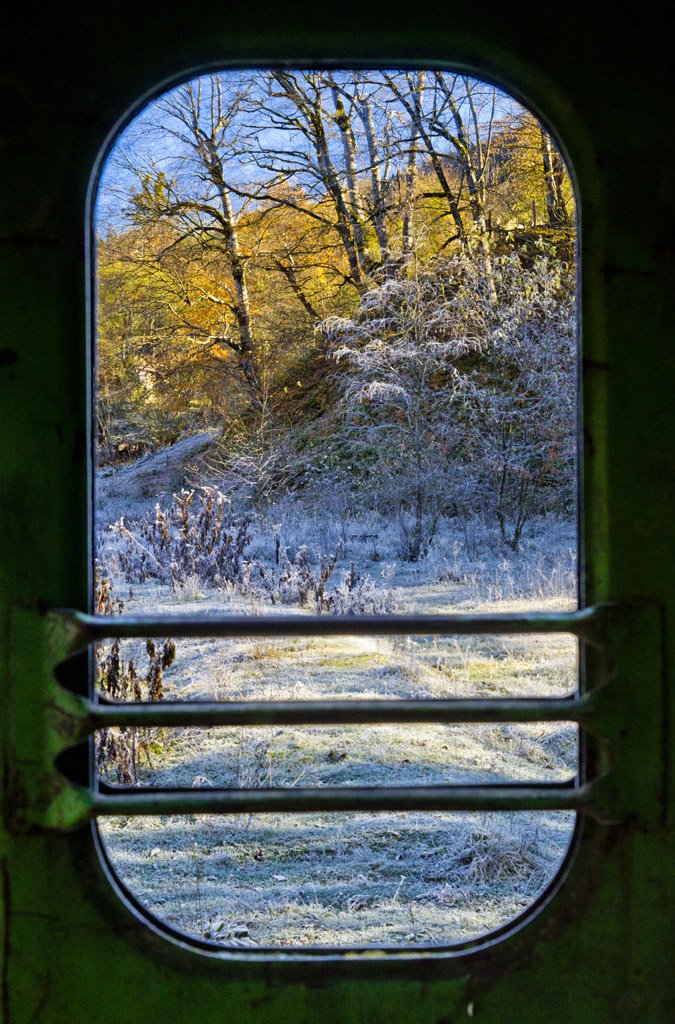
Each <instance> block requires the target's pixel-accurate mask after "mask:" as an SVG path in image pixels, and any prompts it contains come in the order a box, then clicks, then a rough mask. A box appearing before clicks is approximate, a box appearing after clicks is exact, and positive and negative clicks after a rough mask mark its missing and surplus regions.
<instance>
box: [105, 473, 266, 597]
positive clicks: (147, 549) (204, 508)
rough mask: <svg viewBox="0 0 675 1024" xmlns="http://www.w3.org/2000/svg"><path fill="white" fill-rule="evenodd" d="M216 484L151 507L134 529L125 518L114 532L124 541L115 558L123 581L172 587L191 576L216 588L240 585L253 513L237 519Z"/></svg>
mask: <svg viewBox="0 0 675 1024" xmlns="http://www.w3.org/2000/svg"><path fill="white" fill-rule="evenodd" d="M229 504H230V502H229V499H228V498H226V497H225V495H224V494H221V492H220V491H218V490H217V489H216V488H215V487H202V488H201V489H200V493H198V492H197V491H195V490H190V491H187V490H182V491H181V492H180V494H174V496H173V501H172V503H171V505H170V506H169V507H168V508H162V506H161V505H160V504H159V502H158V503H157V504H156V505H155V510H154V514H153V513H149V514H147V515H145V516H144V517H143V518H142V519H141V520H140V523H139V524H138V527H137V529H136V530H135V532H133V533H132V532H131V530H130V529H129V528H128V527H127V526H126V524H125V522H124V517H122V518H121V519H119V520H118V522H116V523H114V524H113V526H112V530H113V532H114V533H115V534H117V536H118V537H119V538H120V540H121V542H122V546H121V549H120V550H119V551H118V553H117V560H118V563H119V567H120V570H121V572H122V573H123V575H124V576H125V577H126V579H127V580H129V581H132V582H139V583H142V582H144V581H145V580H147V579H158V580H160V581H161V582H162V583H170V584H171V587H172V588H174V589H175V588H176V587H182V586H184V585H185V583H186V581H187V580H188V579H190V578H192V579H195V578H196V579H198V580H200V581H201V582H202V583H205V584H208V585H210V586H214V587H224V586H225V585H226V584H232V583H235V584H236V583H238V582H239V581H240V580H241V578H242V567H243V556H244V551H245V550H246V547H247V545H248V544H249V542H250V541H251V539H252V537H253V529H252V525H251V517H250V516H243V517H236V516H234V515H233V513H232V511H231V509H230V508H229V507H228V506H229Z"/></svg>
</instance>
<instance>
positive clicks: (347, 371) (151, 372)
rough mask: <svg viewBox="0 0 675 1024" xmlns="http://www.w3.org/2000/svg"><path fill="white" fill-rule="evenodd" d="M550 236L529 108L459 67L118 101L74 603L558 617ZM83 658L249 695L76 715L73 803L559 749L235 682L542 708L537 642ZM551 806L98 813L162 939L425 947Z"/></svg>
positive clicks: (504, 764) (211, 691)
mask: <svg viewBox="0 0 675 1024" xmlns="http://www.w3.org/2000/svg"><path fill="white" fill-rule="evenodd" d="M575 230H576V229H575V208H574V196H573V191H572V187H571V183H570V178H569V174H568V172H567V169H566V167H565V164H564V162H563V160H562V157H561V155H560V153H559V151H558V149H557V148H556V146H555V143H554V142H553V140H552V139H551V137H550V135H549V134H548V132H547V131H546V129H545V128H544V126H543V125H542V124H541V123H540V122H539V121H538V120H537V119H536V118H535V117H534V115H533V114H532V113H530V112H529V111H528V110H527V109H526V108H524V107H523V106H521V105H520V104H519V103H518V102H516V101H515V100H514V99H513V98H512V97H510V96H508V95H507V94H505V93H504V92H502V91H500V90H497V89H496V88H494V87H493V86H492V85H489V84H487V83H485V82H481V81H477V80H475V79H471V78H468V77H466V76H464V75H458V74H455V73H451V72H432V71H426V72H425V71H386V70H368V69H366V70H364V69H359V70H351V71H344V70H330V69H327V68H323V69H296V70H286V69H283V70H265V71H259V70H258V71H235V72H233V71H230V72H223V73H219V74H212V75H207V76H203V77H200V78H197V79H194V80H193V81H190V82H187V83H185V84H183V85H180V86H179V87H178V88H176V89H174V90H172V91H170V92H168V93H166V94H164V95H163V96H160V97H159V98H158V99H157V100H156V101H154V102H153V103H151V104H149V105H148V106H147V107H146V108H145V109H144V110H143V111H141V113H140V114H139V115H138V116H137V117H136V118H135V119H134V120H133V121H132V122H131V123H130V124H129V125H128V127H127V128H126V130H125V131H124V132H123V133H122V134H121V135H120V137H119V138H118V140H117V143H116V145H115V148H114V150H113V151H112V153H111V156H110V158H109V160H108V162H107V164H106V166H105V168H104V171H103V174H102V177H101V182H100V187H99V192H98V199H97V207H96V231H97V268H96V270H97V289H98V305H97V339H98V340H97V382H96V387H97V392H96V403H95V407H96V416H97V439H98V444H97V464H98V468H97V499H96V500H97V505H96V559H97V568H96V593H95V598H94V602H95V611H96V612H98V613H99V614H108V615H110V614H113V615H114V614H117V613H119V612H122V611H124V613H127V614H128V613H131V614H155V615H161V616H165V617H166V618H167V619H171V618H172V617H174V616H176V615H186V614H190V615H194V616H199V617H201V618H202V619H203V620H204V621H206V622H208V619H209V617H212V616H215V615H220V616H222V615H232V616H233V617H234V616H238V615H246V616H252V617H255V618H258V619H260V618H265V617H269V618H273V617H276V616H278V615H298V616H301V615H306V614H308V613H318V614H320V615H322V616H323V617H324V619H325V621H326V622H328V621H329V620H330V619H331V617H333V616H335V615H348V616H356V615H371V616H377V615H391V616H396V615H400V614H416V615H421V614H453V613H474V614H489V615H494V614H496V613H503V612H512V613H519V614H520V613H527V612H529V611H540V612H541V611H544V612H566V611H569V610H572V609H574V608H576V606H577V599H576V595H577V567H576V551H577V526H576V514H575V479H576V429H577V428H576V406H577V396H576V309H575V237H576V235H575ZM426 632H428V630H427V631H426ZM95 676H96V686H97V688H98V689H99V691H100V692H101V693H102V694H103V695H104V699H112V700H122V701H129V702H137V701H149V700H152V701H158V702H163V703H164V704H166V706H167V707H168V702H169V701H175V700H181V701H186V700H187V701H193V702H212V701H221V702H227V706H228V707H229V708H230V710H231V711H232V714H234V711H233V710H232V709H234V708H235V706H236V707H238V708H241V709H242V710H241V714H242V715H245V714H249V719H248V720H247V721H246V722H245V723H244V724H241V723H239V722H235V721H233V722H231V723H230V724H227V725H224V724H220V725H216V726H214V727H213V728H211V729H209V730H207V729H203V728H198V727H189V728H183V729H177V728H168V727H164V728H162V729H158V728H152V727H150V726H148V727H145V726H141V725H138V724H137V725H134V726H126V727H125V726H120V727H115V728H109V729H107V730H102V731H101V732H99V734H98V735H97V737H96V744H95V748H96V750H95V761H96V770H97V773H98V775H99V777H100V783H99V785H100V787H101V789H102V791H105V792H122V793H124V792H126V791H127V790H128V789H129V788H132V789H133V788H136V787H142V788H150V789H153V788H155V789H157V788H160V789H161V788H168V789H172V788H175V787H187V788H189V789H193V790H201V791H207V790H209V789H212V788H213V789H214V790H215V789H218V788H221V787H226V788H234V789H238V788H243V789H247V790H254V791H257V792H262V791H264V790H270V789H273V788H285V789H291V790H292V789H298V790H300V789H304V788H306V787H311V788H314V789H316V790H323V789H327V788H328V787H333V786H335V787H342V788H344V789H349V788H353V787H357V788H358V787H377V786H387V787H394V786H396V787H399V788H400V789H401V791H405V790H406V789H407V788H408V787H411V786H420V785H428V786H435V785H453V784H469V783H471V784H479V785H483V786H484V785H488V784H493V783H499V782H515V783H525V782H528V783H535V784H540V783H552V784H557V785H558V786H559V787H562V788H561V792H562V791H563V790H564V787H565V785H566V784H568V783H569V784H570V785H571V784H572V783H573V781H574V778H575V776H576V774H577V771H578V761H579V756H578V736H577V728H576V726H575V725H574V724H572V723H571V722H568V721H565V720H564V719H563V715H562V713H561V714H560V715H559V717H560V718H561V719H563V720H560V721H555V722H551V721H548V722H546V721H536V722H535V721H531V722H523V721H521V722H515V723H514V722H508V723H504V722H502V723H499V722H496V721H494V720H492V721H486V722H482V723H481V722H478V723H476V722H472V723H467V722H465V723H457V722H455V723H454V724H453V723H451V722H445V723H440V724H439V723H438V722H435V723H434V722H430V721H417V720H416V721H415V722H414V724H411V723H407V724H403V723H401V722H400V721H399V722H396V721H391V722H387V723H380V724H376V723H375V722H374V721H372V720H366V721H365V722H362V723H361V724H358V723H357V722H352V723H351V724H344V723H343V724H339V723H335V722H333V723H329V724H326V723H325V722H324V724H321V721H320V720H319V721H316V720H313V719H311V716H310V721H309V722H307V721H303V722H286V723H285V724H281V725H279V724H275V725H273V726H270V725H267V726H266V725H263V724H261V723H264V722H265V720H266V719H265V717H264V715H265V712H264V711H260V716H262V717H258V719H257V720H256V721H257V723H258V724H251V718H250V713H249V712H248V711H247V710H246V708H245V707H244V702H251V701H252V702H260V701H271V702H277V703H279V702H289V701H293V702H318V701H329V702H330V701H333V702H335V701H339V702H344V701H348V702H352V703H353V704H354V706H356V704H357V703H358V704H359V705H360V706H363V702H364V701H365V702H372V701H380V702H381V701H390V702H396V701H405V700H415V701H419V702H424V701H427V702H428V701H430V700H439V699H440V700H442V699H455V698H465V699H469V700H481V699H483V700H485V699H490V698H492V697H495V696H499V697H518V698H522V697H531V698H535V699H536V698H542V697H547V698H565V697H567V696H569V695H571V694H574V693H575V692H576V690H577V670H576V640H575V639H574V638H572V637H569V636H565V635H562V634H560V633H551V634H546V635H543V636H541V635H525V634H522V633H515V634H509V635H498V634H497V633H496V632H495V633H492V634H487V635H479V636H444V635H441V634H440V633H439V634H438V635H435V636H434V635H426V636H422V635H417V634H416V635H407V636H406V635H403V636H402V635H392V636H386V635H372V636H363V635H361V636H332V637H330V636H329V637H318V636H304V637H302V636H300V637H294V638H289V637H286V638H274V637H243V638H242V637H239V638H230V639H222V638H221V639H215V638H205V637H192V638H188V639H185V638H181V639H177V640H169V639H166V638H163V637H162V636H161V631H160V630H158V634H157V636H156V637H155V638H154V639H148V640H147V641H146V640H142V641H141V640H138V639H137V640H132V639H129V640H123V639H120V640H115V641H113V642H107V643H105V644H99V645H98V648H97V654H96V668H95ZM324 713H325V712H324ZM241 722H244V719H243V718H242V719H241ZM116 787H121V788H120V789H119V790H118V789H116ZM570 806H571V805H570ZM574 821H575V816H574V813H573V811H572V810H558V811H553V810H543V811H537V810H528V811H517V812H511V813H509V812H505V811H494V810H486V811H481V812H479V813H467V812H462V811H457V812H447V811H441V810H437V809H432V810H419V809H416V810H400V809H399V810H396V809H394V810H391V811H382V810H378V811H377V812H374V813H361V812H358V811H356V812H354V811H352V812H349V813H345V812H342V811H340V810H339V809H337V810H332V811H321V812H316V813H294V812H287V813H281V812H278V813H277V812H275V813H273V814H270V813H262V814H255V813H254V814H250V813H246V814H241V815H237V814H228V815H218V816H216V817H213V816H207V817H201V816H199V815H197V816H195V815H187V816H182V817H175V818H174V817H169V816H164V817H160V818H158V817H147V818H146V817H142V816H141V817H136V816H134V815H131V816H123V817H110V818H102V819H100V822H99V829H100V835H101V838H102V842H103V846H104V848H105V850H106V855H107V856H108V858H109V860H110V862H111V864H112V866H113V869H114V871H115V872H116V874H117V875H118V877H119V878H120V879H121V880H122V882H123V883H124V884H125V885H126V886H127V887H128V888H129V890H130V891H131V892H132V893H134V894H135V895H136V897H137V899H138V900H139V901H140V902H141V903H142V904H144V905H145V906H146V907H147V908H148V909H149V910H150V911H151V912H152V913H153V914H154V915H155V916H156V917H157V918H159V919H160V920H163V921H165V922H166V923H168V924H169V925H171V926H173V927H175V928H178V929H180V930H182V931H184V932H186V933H188V934H191V935H195V936H197V937H200V938H203V939H207V940H209V941H213V942H217V943H221V944H223V945H225V946H233V947H239V946H249V947H254V946H259V947H267V946H301V947H306V946H325V947H330V946H340V945H343V946H350V945H357V946H358V945H403V946H409V945H422V946H439V945H446V944H449V943H453V942H461V941H464V940H467V939H475V938H476V936H478V935H480V934H484V933H486V932H488V931H490V930H492V929H495V928H497V927H500V926H502V925H503V924H504V923H505V922H508V921H510V920H513V919H514V918H515V917H517V916H518V915H519V914H520V913H522V912H523V910H524V908H526V907H528V906H530V905H532V904H533V903H534V902H535V901H536V900H537V899H538V898H539V897H540V896H541V894H542V893H543V892H544V891H545V889H546V887H547V885H548V884H550V882H551V879H552V878H553V877H554V876H555V873H556V870H557V869H558V867H559V866H560V864H561V862H562V861H563V859H564V857H565V855H566V852H567V849H568V847H569V843H570V841H571V837H572V833H573V830H574Z"/></svg>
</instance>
